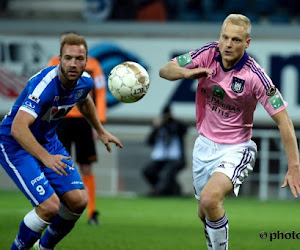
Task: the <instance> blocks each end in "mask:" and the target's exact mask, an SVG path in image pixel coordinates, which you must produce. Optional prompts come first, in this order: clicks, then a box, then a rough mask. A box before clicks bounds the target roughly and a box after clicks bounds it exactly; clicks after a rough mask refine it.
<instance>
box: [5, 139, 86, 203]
mask: <svg viewBox="0 0 300 250" xmlns="http://www.w3.org/2000/svg"><path fill="white" fill-rule="evenodd" d="M43 147H44V148H45V149H46V150H47V151H48V152H49V153H50V154H52V155H56V154H60V155H65V156H69V153H68V152H67V151H66V149H65V148H64V147H63V145H62V143H61V142H60V141H59V140H54V141H52V142H51V143H48V144H44V145H43ZM0 164H1V165H2V167H3V168H4V170H5V171H6V172H7V174H8V175H9V176H10V178H11V179H12V180H13V181H14V182H15V184H16V185H17V186H18V188H19V189H20V190H21V191H22V192H23V193H24V194H25V196H26V197H27V198H28V199H29V200H30V201H31V203H32V205H33V206H37V205H38V204H40V203H42V202H44V201H45V200H47V199H48V198H49V197H50V196H51V195H52V194H53V193H56V194H57V195H58V196H61V195H63V194H64V193H66V192H68V191H70V190H74V189H84V185H83V182H82V180H81V177H80V174H79V172H78V170H77V168H76V167H74V168H71V169H69V172H70V174H69V175H68V176H65V175H62V176H60V175H58V174H57V173H55V172H54V171H53V170H52V169H50V168H47V167H46V166H45V165H44V164H43V163H42V162H40V161H39V160H37V159H36V158H35V157H33V156H32V155H31V154H29V153H28V152H27V151H26V150H24V149H23V148H22V147H21V146H20V145H18V144H16V143H12V141H11V140H7V139H5V137H1V138H0ZM74 166H75V165H74Z"/></svg>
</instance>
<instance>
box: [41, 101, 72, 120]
mask: <svg viewBox="0 0 300 250" xmlns="http://www.w3.org/2000/svg"><path fill="white" fill-rule="evenodd" d="M73 107H74V104H71V105H62V106H52V107H50V108H49V109H48V111H47V112H46V113H45V114H44V115H43V117H42V118H41V120H42V121H48V122H50V121H53V120H58V119H61V118H63V117H65V116H66V115H67V114H68V112H69V111H70V110H71V109H72V108H73Z"/></svg>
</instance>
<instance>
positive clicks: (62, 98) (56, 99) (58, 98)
mask: <svg viewBox="0 0 300 250" xmlns="http://www.w3.org/2000/svg"><path fill="white" fill-rule="evenodd" d="M71 98H73V95H67V96H55V97H54V101H55V102H57V101H59V100H64V99H71Z"/></svg>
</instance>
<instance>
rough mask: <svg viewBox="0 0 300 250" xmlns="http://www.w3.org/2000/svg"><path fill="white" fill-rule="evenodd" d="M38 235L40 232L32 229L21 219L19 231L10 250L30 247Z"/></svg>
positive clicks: (39, 235)
mask: <svg viewBox="0 0 300 250" xmlns="http://www.w3.org/2000/svg"><path fill="white" fill-rule="evenodd" d="M40 237H41V234H40V233H37V232H34V231H32V230H31V229H30V228H29V227H27V226H26V225H25V223H24V220H22V222H21V225H20V229H19V233H18V235H17V237H16V238H15V240H14V242H13V244H12V246H11V250H17V249H19V250H20V249H30V248H31V247H32V246H33V244H34V243H35V242H36V241H37V240H38V239H39V238H40Z"/></svg>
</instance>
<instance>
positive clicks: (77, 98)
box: [75, 89, 83, 101]
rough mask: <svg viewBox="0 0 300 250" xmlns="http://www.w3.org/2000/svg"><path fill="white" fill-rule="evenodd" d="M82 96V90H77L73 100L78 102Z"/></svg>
mask: <svg viewBox="0 0 300 250" xmlns="http://www.w3.org/2000/svg"><path fill="white" fill-rule="evenodd" d="M82 95H83V89H80V90H78V91H77V93H76V95H75V100H76V101H77V100H79V99H80V97H81V96H82Z"/></svg>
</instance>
